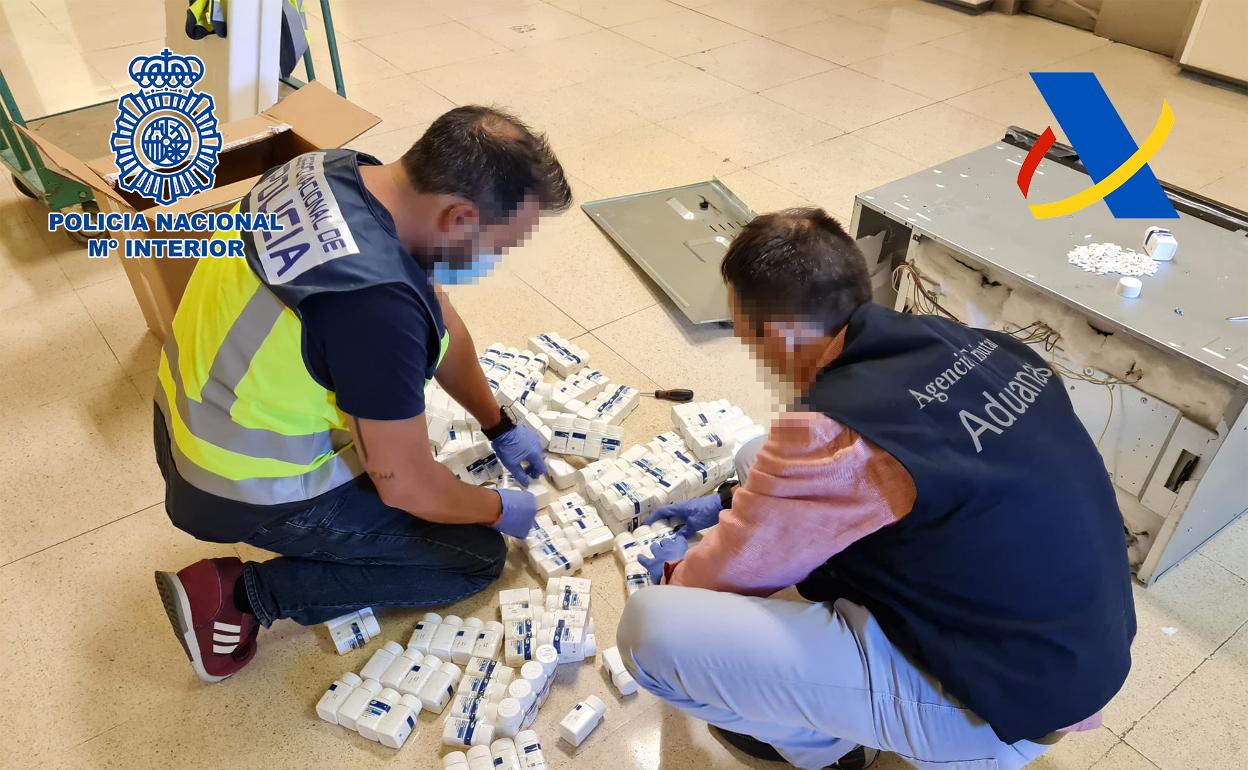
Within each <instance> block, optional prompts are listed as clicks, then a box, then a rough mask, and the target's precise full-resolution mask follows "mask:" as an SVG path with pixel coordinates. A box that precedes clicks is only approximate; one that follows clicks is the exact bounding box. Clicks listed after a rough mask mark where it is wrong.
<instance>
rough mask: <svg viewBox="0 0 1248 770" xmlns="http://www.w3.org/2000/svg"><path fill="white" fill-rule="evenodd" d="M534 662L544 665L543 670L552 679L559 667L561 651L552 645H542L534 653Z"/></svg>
mask: <svg viewBox="0 0 1248 770" xmlns="http://www.w3.org/2000/svg"><path fill="white" fill-rule="evenodd" d="M533 660H534V661H536V662H538V663H540V664H542V670H543V671H545V672H546V676H547V677H550V676H551V675H552V674H554V673H555V667H556V666H558V665H559V651H558V650H556V649H555V647H554V645H552V644H540V645H538V647H537V649H536V650H535V651H534V652H533Z"/></svg>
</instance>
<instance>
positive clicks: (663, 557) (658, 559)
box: [637, 533, 689, 586]
mask: <svg viewBox="0 0 1248 770" xmlns="http://www.w3.org/2000/svg"><path fill="white" fill-rule="evenodd" d="M688 550H689V541H688V540H686V539H685V537H684V535H677V534H674V533H673V534H671V535H669V536H667V537H666V538H664V539H663V540H660V541H659V542H657V543H654V544H653V545H651V546H650V553H651V554H653V556H649V557H647V556H645V555H642V556H638V557H637V563H638V564H640V565H641V566H643V567H645V568H646V572H649V573H650V582H651V583H653V584H655V585H656V586H657V585H658V584H659V583H661V582H663V565H664V564H666V563H667V562H669V561H680V560H681V559H683V558H685V552H686V551H688Z"/></svg>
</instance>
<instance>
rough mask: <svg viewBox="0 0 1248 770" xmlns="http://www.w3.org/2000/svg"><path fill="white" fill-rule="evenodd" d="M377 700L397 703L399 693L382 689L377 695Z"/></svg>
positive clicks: (387, 688) (386, 688)
mask: <svg viewBox="0 0 1248 770" xmlns="http://www.w3.org/2000/svg"><path fill="white" fill-rule="evenodd" d="M377 700H388V701H392V702H394V703H398V702H399V693H398V691H396V690H393V689H391V688H389V687H383V688H382V689H381V692H379V693H377Z"/></svg>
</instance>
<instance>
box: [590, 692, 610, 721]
mask: <svg viewBox="0 0 1248 770" xmlns="http://www.w3.org/2000/svg"><path fill="white" fill-rule="evenodd" d="M585 705H587V706H589V707H590V708H591V709H593V710H594V711H595V712H596V713H597V714H599V715H600V716H601V715H604V714H606V713H607V704H605V703H603V702H602V698H599V697H598V696H597V695H590V696H589V697H587V698H586V699H585Z"/></svg>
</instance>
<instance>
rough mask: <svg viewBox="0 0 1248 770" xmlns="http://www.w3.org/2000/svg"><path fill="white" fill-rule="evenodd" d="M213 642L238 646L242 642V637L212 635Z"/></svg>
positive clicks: (235, 635) (236, 635)
mask: <svg viewBox="0 0 1248 770" xmlns="http://www.w3.org/2000/svg"><path fill="white" fill-rule="evenodd" d="M212 641H214V642H223V643H225V644H238V643H239V642H240V641H242V637H241V636H239V635H238V634H216V633H214V634H213V635H212Z"/></svg>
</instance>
